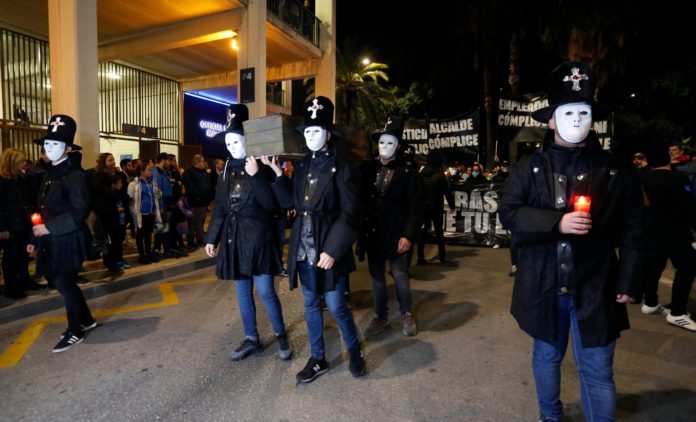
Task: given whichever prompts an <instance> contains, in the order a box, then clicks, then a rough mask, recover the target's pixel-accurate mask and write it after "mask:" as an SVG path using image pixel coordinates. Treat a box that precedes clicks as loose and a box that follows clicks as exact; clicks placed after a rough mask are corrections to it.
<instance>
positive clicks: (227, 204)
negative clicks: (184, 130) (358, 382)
mask: <svg viewBox="0 0 696 422" xmlns="http://www.w3.org/2000/svg"><path fill="white" fill-rule="evenodd" d="M229 109H230V110H232V116H233V117H232V122H231V125H230V126H228V128H227V130H226V131H225V132H221V133H219V134H218V135H216V137H215V140H216V141H217V142H223V143H224V144H225V147H226V148H227V150H228V151H229V153H230V155H231V157H230V158H228V159H227V161H226V162H225V167H224V170H223V172H222V174H221V175H220V177H219V178H218V186H217V190H216V195H215V209H214V210H213V216H212V220H211V221H210V225H209V227H208V233H207V238H206V245H205V251H206V253H207V254H208V256H210V257H214V256H216V255H217V262H216V273H217V276H218V278H220V279H221V280H234V281H235V284H236V287H237V300H238V303H239V311H240V313H241V314H242V322H243V324H244V337H245V338H244V341H242V344H241V345H240V346H239V347H238V348H237V349H235V351H234V352H232V354H231V355H230V359H232V360H233V361H239V360H242V359H244V358H246V357H247V356H249V355H252V354H254V353H261V351H263V345H262V343H261V338H260V337H259V332H258V330H257V326H256V304H255V302H254V287H256V292H257V293H258V294H259V296H260V297H261V300H262V301H263V304H264V306H265V308H266V312H267V313H268V317H269V319H270V320H271V324H272V325H273V330H274V331H275V336H276V339H277V340H278V345H279V346H280V351H279V353H278V354H279V356H280V358H281V359H283V360H287V359H290V357H291V356H292V349H291V348H290V345H289V343H288V336H287V333H286V331H285V322H284V320H283V310H282V308H281V306H280V300H279V299H278V295H277V294H276V291H275V286H274V284H273V276H274V274H276V273H277V272H278V269H279V268H280V258H279V257H278V248H277V247H276V241H275V236H274V234H275V232H274V230H273V227H274V225H273V213H274V212H275V211H276V210H277V209H278V201H277V200H276V198H275V195H274V194H273V190H271V186H270V182H271V179H272V178H273V175H272V174H271V173H270V171H269V170H268V169H267V167H265V166H261V168H259V164H258V162H257V161H256V158H254V157H253V156H251V157H247V153H246V140H245V138H244V128H243V126H242V122H244V121H245V120H248V119H249V111H248V109H247V107H246V106H245V105H243V104H233V105H231V106H229ZM218 244H219V247H218V250H217V252H216V250H215V245H218Z"/></svg>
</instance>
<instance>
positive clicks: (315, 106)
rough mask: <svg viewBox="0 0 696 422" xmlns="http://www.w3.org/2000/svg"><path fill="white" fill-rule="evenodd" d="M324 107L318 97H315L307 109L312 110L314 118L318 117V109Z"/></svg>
mask: <svg viewBox="0 0 696 422" xmlns="http://www.w3.org/2000/svg"><path fill="white" fill-rule="evenodd" d="M323 108H324V106H323V105H321V104H319V100H318V99H316V98H315V99H313V100H312V105H311V106H309V107H308V108H307V111H311V112H312V115H311V116H310V117H311V118H312V119H316V118H317V110H322V109H323Z"/></svg>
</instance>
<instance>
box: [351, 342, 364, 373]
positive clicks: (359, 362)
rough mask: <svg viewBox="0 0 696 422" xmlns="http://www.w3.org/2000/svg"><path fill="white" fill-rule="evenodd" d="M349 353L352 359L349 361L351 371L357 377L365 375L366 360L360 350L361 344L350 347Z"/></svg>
mask: <svg viewBox="0 0 696 422" xmlns="http://www.w3.org/2000/svg"><path fill="white" fill-rule="evenodd" d="M348 354H349V355H350V358H349V359H350V361H349V362H348V368H349V369H350V373H351V374H353V376H354V377H356V378H357V377H361V376H363V375H365V360H364V359H363V356H362V352H361V351H360V346H355V347H353V348H351V349H348Z"/></svg>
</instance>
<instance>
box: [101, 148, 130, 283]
mask: <svg viewBox="0 0 696 422" xmlns="http://www.w3.org/2000/svg"><path fill="white" fill-rule="evenodd" d="M115 176H116V162H115V161H114V156H113V155H111V154H110V153H108V152H103V153H101V154H99V159H98V160H97V168H96V171H95V173H94V176H92V209H93V210H94V212H95V214H97V217H98V218H99V221H100V223H101V226H102V228H103V230H104V232H105V233H106V234H107V236H108V242H107V248H108V249H107V252H106V255H104V266H106V267H107V268H108V270H109V272H118V271H121V270H123V269H125V268H129V267H130V266H129V265H128V264H127V263H126V262H125V261H124V260H123V235H122V233H121V225H120V223H119V215H118V205H117V204H118V201H119V200H120V199H121V195H120V193H119V192H118V191H116V190H114V189H112V187H111V185H112V180H113V178H114V177H115Z"/></svg>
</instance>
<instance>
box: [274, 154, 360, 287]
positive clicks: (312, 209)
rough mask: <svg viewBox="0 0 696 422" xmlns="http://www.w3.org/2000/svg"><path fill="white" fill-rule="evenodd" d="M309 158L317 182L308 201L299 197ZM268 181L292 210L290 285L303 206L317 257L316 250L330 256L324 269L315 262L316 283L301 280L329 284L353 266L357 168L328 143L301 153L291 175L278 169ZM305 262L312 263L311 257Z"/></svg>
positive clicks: (357, 220)
mask: <svg viewBox="0 0 696 422" xmlns="http://www.w3.org/2000/svg"><path fill="white" fill-rule="evenodd" d="M312 160H315V163H314V164H315V167H313V168H314V170H312V171H313V172H314V174H313V175H312V177H313V178H317V186H316V187H315V191H314V195H313V196H312V198H310V200H309V203H305V201H304V196H305V179H306V178H307V177H308V169H309V168H310V163H311V162H312ZM272 187H273V191H274V192H275V193H276V196H277V197H278V200H279V201H280V206H281V207H282V208H286V209H292V208H294V209H295V210H297V218H296V219H295V222H294V223H293V225H292V234H291V236H290V244H289V247H288V276H289V279H290V288H291V289H294V288H296V287H297V249H298V246H299V244H300V234H301V227H302V220H303V219H302V215H303V213H305V212H306V213H309V214H311V216H312V229H313V234H314V245H315V246H316V251H317V254H316V256H317V259H318V258H319V255H320V253H321V252H326V253H327V254H329V255H330V256H331V257H332V258H334V259H335V260H336V262H335V263H334V265H333V267H332V268H331V269H330V270H324V269H321V268H317V285H316V286H313V285H308V284H306V283H307V281H306V280H301V282H302V285H303V286H305V288H307V289H310V290H312V291H332V290H334V289H335V288H336V287H335V285H336V282H337V281H338V279H339V277H344V276H346V275H348V274H349V273H350V272H352V271H354V270H355V259H354V257H353V251H352V246H353V243H355V241H356V240H357V238H358V228H359V225H360V203H359V197H358V190H359V189H360V177H359V174H358V172H357V171H356V170H355V169H352V168H351V167H350V166H349V165H348V164H347V163H346V161H345V160H344V159H343V158H341V157H339V156H337V155H336V153H335V150H334V149H333V148H330V149H329V150H328V151H320V152H316V155H315V157H314V158H313V157H312V154H308V155H307V156H305V157H304V158H303V159H302V161H300V162H299V163H298V164H297V166H296V167H295V173H294V175H293V179H292V181H290V180H289V179H288V178H287V177H286V176H285V175H282V176H280V177H278V178H277V179H276V180H275V182H274V183H273V184H272ZM311 264H312V265H316V262H311Z"/></svg>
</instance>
